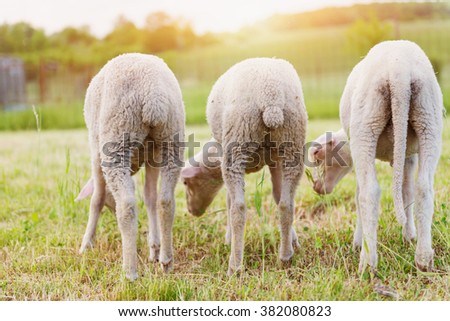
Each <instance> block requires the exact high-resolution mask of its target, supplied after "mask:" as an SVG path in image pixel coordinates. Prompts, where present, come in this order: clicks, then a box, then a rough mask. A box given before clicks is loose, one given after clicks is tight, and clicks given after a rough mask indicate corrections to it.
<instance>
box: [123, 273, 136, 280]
mask: <svg viewBox="0 0 450 321" xmlns="http://www.w3.org/2000/svg"><path fill="white" fill-rule="evenodd" d="M125 277H126V278H127V279H128V280H130V281H135V280H136V279H137V278H138V274H137V273H136V272H128V273H127V274H126V275H125Z"/></svg>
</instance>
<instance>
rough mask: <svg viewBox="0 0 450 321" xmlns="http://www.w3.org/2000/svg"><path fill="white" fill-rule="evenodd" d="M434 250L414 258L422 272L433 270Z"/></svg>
mask: <svg viewBox="0 0 450 321" xmlns="http://www.w3.org/2000/svg"><path fill="white" fill-rule="evenodd" d="M433 254H434V253H433V251H432V252H430V253H426V254H421V255H418V254H416V257H415V259H414V262H415V264H416V267H417V269H418V270H419V271H421V272H432V271H433V265H434V264H433Z"/></svg>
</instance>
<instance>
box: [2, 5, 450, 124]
mask: <svg viewBox="0 0 450 321" xmlns="http://www.w3.org/2000/svg"><path fill="white" fill-rule="evenodd" d="M91 2H95V4H92V3H89V2H87V1H71V0H66V1H58V2H56V1H47V0H42V1H27V0H14V1H9V0H7V1H3V2H2V3H3V4H2V9H1V11H0V130H22V129H36V127H37V126H38V127H40V128H42V129H52V128H58V129H64V128H79V127H80V128H82V127H85V125H84V119H83V113H82V109H83V99H84V94H85V91H86V88H87V86H88V84H89V81H90V79H91V78H92V77H93V76H94V75H95V74H96V73H97V72H98V70H99V69H100V68H101V67H102V66H103V65H104V64H105V63H106V62H107V61H108V60H109V59H111V58H113V57H115V56H116V55H119V54H121V53H125V52H142V53H150V54H155V55H158V56H160V57H162V58H163V59H164V60H165V61H166V62H167V64H168V65H169V67H170V68H171V69H172V71H173V72H174V73H175V75H176V77H177V79H178V80H179V82H180V84H181V87H182V90H183V96H184V101H185V105H186V116H187V123H188V124H204V123H205V106H206V99H207V96H208V93H209V91H210V89H211V86H212V84H213V83H214V81H215V80H216V79H217V78H218V77H219V76H220V75H221V74H222V73H223V72H225V71H226V70H227V69H228V68H229V67H230V66H231V65H233V64H235V63H237V62H239V61H240V60H243V59H245V58H249V57H262V56H265V57H279V58H284V59H287V60H288V61H290V62H291V63H292V64H293V65H294V67H295V68H296V70H297V72H298V73H299V75H300V78H301V80H302V83H303V91H304V94H305V101H306V106H307V110H308V113H309V117H310V119H315V118H337V117H338V113H339V107H338V106H339V99H340V95H341V93H342V90H343V88H344V85H345V81H346V78H347V76H348V74H349V73H350V71H351V69H352V68H353V66H354V65H355V64H356V63H357V62H358V61H359V60H360V59H361V58H362V57H364V55H365V54H366V53H367V51H368V50H369V49H370V48H371V47H372V46H373V45H375V44H376V43H378V42H380V41H383V40H389V39H409V40H412V41H414V42H416V43H418V44H419V45H420V46H421V47H422V48H423V49H424V51H425V52H426V53H427V55H428V57H429V58H430V60H431V62H432V64H433V66H434V69H435V71H436V75H437V77H438V80H439V83H440V85H441V88H442V90H443V93H444V103H445V107H446V109H447V110H448V109H449V108H450V5H449V3H448V2H447V1H433V2H431V1H420V2H418V1H416V2H404V1H400V2H392V1H391V2H389V3H388V2H383V1H378V2H376V3H375V2H372V1H352V0H336V1H327V0H318V1H303V0H298V1H272V0H267V1H255V0H249V1H245V2H243V1H235V0H230V1H226V2H225V1H210V2H206V1H204V2H202V1H200V0H193V1H181V0H179V1H175V0H168V1H164V4H155V3H154V2H153V1H143V0H130V1H126V2H125V1H117V0H111V1H103V0H98V1H91ZM244 3H245V4H244ZM33 106H34V108H33ZM36 114H38V115H39V116H40V117H39V122H38V124H36V118H35V115H36Z"/></svg>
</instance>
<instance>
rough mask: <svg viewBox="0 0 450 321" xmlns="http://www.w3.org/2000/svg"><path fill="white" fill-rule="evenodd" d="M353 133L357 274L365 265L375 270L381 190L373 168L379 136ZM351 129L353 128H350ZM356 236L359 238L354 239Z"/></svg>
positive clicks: (359, 132)
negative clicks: (359, 231) (358, 225)
mask: <svg viewBox="0 0 450 321" xmlns="http://www.w3.org/2000/svg"><path fill="white" fill-rule="evenodd" d="M358 127H359V130H355V131H354V132H352V139H351V140H350V147H351V150H352V157H353V161H354V164H355V172H356V180H357V184H358V187H359V193H358V204H359V218H358V219H360V220H361V227H362V241H361V243H362V248H361V253H360V261H359V272H360V273H362V272H364V270H365V269H366V266H367V264H368V265H369V266H370V267H371V270H372V272H374V271H375V270H376V268H377V263H378V255H377V227H378V216H379V200H380V187H379V185H378V181H377V176H376V169H375V150H376V145H377V141H378V136H377V137H373V132H372V131H369V132H367V131H366V132H362V130H361V129H363V128H364V127H362V126H358ZM352 129H353V128H352ZM357 237H358V236H357Z"/></svg>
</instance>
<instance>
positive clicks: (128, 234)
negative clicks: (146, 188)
mask: <svg viewBox="0 0 450 321" xmlns="http://www.w3.org/2000/svg"><path fill="white" fill-rule="evenodd" d="M104 171H105V179H106V182H107V184H108V187H109V188H110V189H111V192H112V194H113V196H114V199H115V200H116V215H117V222H118V225H119V229H120V233H121V235H122V256H123V262H122V264H123V270H124V272H125V274H126V277H127V278H128V279H130V280H132V281H133V280H135V279H137V277H138V275H137V248H136V241H137V232H138V224H137V209H136V198H135V195H134V193H135V187H134V182H133V179H132V178H131V175H130V172H129V169H127V168H123V167H109V168H105V169H104Z"/></svg>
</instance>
